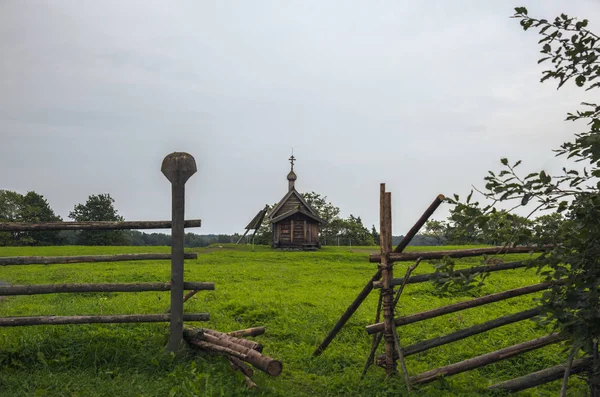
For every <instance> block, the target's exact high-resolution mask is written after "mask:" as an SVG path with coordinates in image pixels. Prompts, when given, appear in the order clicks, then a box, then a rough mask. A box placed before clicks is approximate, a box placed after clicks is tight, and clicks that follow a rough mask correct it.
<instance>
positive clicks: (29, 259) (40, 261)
mask: <svg viewBox="0 0 600 397" xmlns="http://www.w3.org/2000/svg"><path fill="white" fill-rule="evenodd" d="M171 257H172V255H171V254H118V255H80V256H4V257H0V266H11V265H54V264H68V263H89V262H92V263H98V262H129V261H154V260H165V259H171ZM184 258H185V259H198V254H197V253H196V252H186V253H184Z"/></svg>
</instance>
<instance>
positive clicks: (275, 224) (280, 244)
mask: <svg viewBox="0 0 600 397" xmlns="http://www.w3.org/2000/svg"><path fill="white" fill-rule="evenodd" d="M295 160H296V158H295V157H294V155H292V157H290V164H291V165H292V167H291V170H290V173H289V174H288V176H287V180H288V192H287V194H286V195H285V196H283V198H282V199H281V200H280V201H279V203H278V204H277V205H276V206H275V208H273V210H272V211H271V213H270V214H269V221H270V222H271V226H272V230H273V247H274V248H302V249H311V248H320V247H321V244H320V243H319V225H320V224H322V223H323V220H322V219H321V218H319V216H318V215H317V212H316V211H315V210H314V209H313V208H312V207H311V206H310V205H309V204H308V203H307V202H306V201H305V200H304V199H303V198H302V196H301V195H300V193H298V191H297V190H296V187H295V183H296V178H297V177H296V173H295V172H294V161H295Z"/></svg>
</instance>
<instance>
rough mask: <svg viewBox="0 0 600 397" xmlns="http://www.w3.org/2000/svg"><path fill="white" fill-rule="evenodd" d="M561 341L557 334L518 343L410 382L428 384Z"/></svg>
mask: <svg viewBox="0 0 600 397" xmlns="http://www.w3.org/2000/svg"><path fill="white" fill-rule="evenodd" d="M561 339H562V337H561V336H560V335H558V334H550V335H548V336H544V337H541V338H537V339H533V340H529V341H527V342H523V343H518V344H516V345H513V346H510V347H506V348H504V349H500V350H496V351H494V352H491V353H486V354H483V355H481V356H477V357H473V358H470V359H468V360H464V361H461V362H458V363H455V364H450V365H446V366H444V367H439V368H436V369H432V370H431V371H426V372H423V373H420V374H419V375H416V376H413V377H412V378H411V381H412V383H413V384H423V383H429V382H432V381H434V380H436V379H439V378H441V377H445V376H451V375H455V374H459V373H461V372H465V371H470V370H472V369H475V368H480V367H483V366H485V365H488V364H492V363H495V362H498V361H501V360H505V359H507V358H510V357H514V356H517V355H519V354H522V353H525V352H528V351H531V350H535V349H539V348H541V347H544V346H547V345H550V344H552V343H556V342H558V341H560V340H561Z"/></svg>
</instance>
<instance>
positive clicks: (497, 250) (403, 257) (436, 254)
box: [369, 246, 552, 263]
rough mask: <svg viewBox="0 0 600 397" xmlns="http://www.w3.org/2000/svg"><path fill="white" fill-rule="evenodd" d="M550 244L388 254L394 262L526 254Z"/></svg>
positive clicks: (373, 259)
mask: <svg viewBox="0 0 600 397" xmlns="http://www.w3.org/2000/svg"><path fill="white" fill-rule="evenodd" d="M551 248H552V247H551V246H542V247H492V248H473V249H466V250H451V251H428V252H403V253H393V254H391V255H390V260H392V261H394V262H402V261H414V260H417V259H418V258H421V259H423V260H425V259H442V258H444V257H446V256H448V257H450V258H466V257H471V256H480V255H502V254H527V253H534V252H545V251H548V250H549V249H551ZM380 256H381V255H378V254H371V255H369V261H370V262H372V263H379V262H380V261H381V258H380Z"/></svg>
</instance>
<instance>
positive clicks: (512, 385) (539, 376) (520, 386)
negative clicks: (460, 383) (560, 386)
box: [488, 357, 592, 393]
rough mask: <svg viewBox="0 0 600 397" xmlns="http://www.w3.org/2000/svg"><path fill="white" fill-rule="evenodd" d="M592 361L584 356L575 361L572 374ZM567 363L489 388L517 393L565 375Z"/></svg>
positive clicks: (583, 368)
mask: <svg viewBox="0 0 600 397" xmlns="http://www.w3.org/2000/svg"><path fill="white" fill-rule="evenodd" d="M591 363H592V360H591V358H589V357H588V358H582V359H579V360H575V361H573V364H572V366H571V375H574V374H578V373H580V372H584V371H586V370H587V369H588V368H589V367H590V364H591ZM565 369H566V365H565V364H561V365H557V366H555V367H552V368H546V369H543V370H541V371H537V372H533V373H531V374H527V375H525V376H521V377H518V378H514V379H511V380H507V381H505V382H502V383H497V384H495V385H492V386H490V387H488V389H502V390H506V391H510V392H511V393H516V392H519V391H521V390H525V389H529V388H531V387H535V386H539V385H542V384H544V383H548V382H552V381H554V380H558V379H560V378H562V377H563V375H564V373H565Z"/></svg>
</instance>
